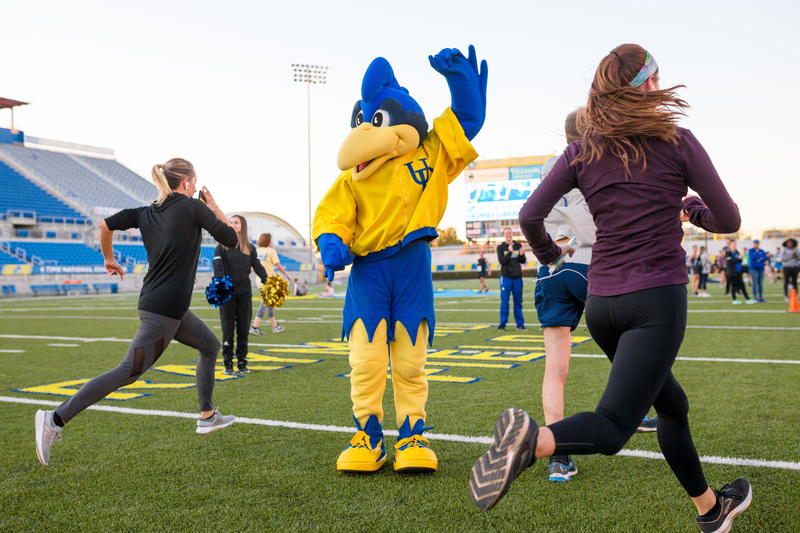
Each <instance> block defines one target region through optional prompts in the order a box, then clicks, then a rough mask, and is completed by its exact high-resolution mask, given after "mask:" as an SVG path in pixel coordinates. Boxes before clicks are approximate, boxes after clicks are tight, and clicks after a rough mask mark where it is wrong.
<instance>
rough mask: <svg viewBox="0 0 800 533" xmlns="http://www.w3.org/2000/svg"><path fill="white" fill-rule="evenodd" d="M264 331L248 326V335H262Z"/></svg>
mask: <svg viewBox="0 0 800 533" xmlns="http://www.w3.org/2000/svg"><path fill="white" fill-rule="evenodd" d="M263 334H264V332H263V331H261V330H260V329H258V328H250V335H263Z"/></svg>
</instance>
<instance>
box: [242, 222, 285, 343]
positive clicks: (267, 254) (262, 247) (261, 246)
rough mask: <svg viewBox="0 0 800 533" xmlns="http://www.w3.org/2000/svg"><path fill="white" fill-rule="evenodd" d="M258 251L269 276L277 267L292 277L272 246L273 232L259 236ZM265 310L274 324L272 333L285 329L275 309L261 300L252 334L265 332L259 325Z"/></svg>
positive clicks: (251, 330) (251, 329) (272, 274)
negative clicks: (278, 319)
mask: <svg viewBox="0 0 800 533" xmlns="http://www.w3.org/2000/svg"><path fill="white" fill-rule="evenodd" d="M256 252H257V253H258V260H259V261H261V266H263V267H264V270H266V271H267V276H274V275H275V269H276V268H277V269H278V270H280V271H281V274H283V275H284V276H286V279H287V280H290V279H292V278H291V276H289V273H288V272H286V269H285V268H283V265H282V264H281V260H280V259H279V258H278V252H277V251H275V248H273V247H272V234H271V233H262V234H261V235H260V236H259V237H258V249H257V250H256ZM264 311H266V312H267V318H269V321H270V324H272V333H280V332H281V331H283V326H281V325H279V324H278V321H277V319H276V318H275V310H274V309H273V308H272V307H271V306H266V305H264V302H260V303H259V304H258V311H256V317H255V318H254V319H253V326H252V327H251V328H250V335H263V334H264V332H262V331H261V330H260V329H259V327H258V326H260V325H261V319H262V318H263V317H264Z"/></svg>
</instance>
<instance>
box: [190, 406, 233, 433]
mask: <svg viewBox="0 0 800 533" xmlns="http://www.w3.org/2000/svg"><path fill="white" fill-rule="evenodd" d="M235 420H236V417H235V416H233V415H228V416H225V415H223V414H222V413H220V412H219V410H216V411H214V414H213V415H212V416H211V418H207V419H202V418H201V419H200V420H198V421H197V432H198V433H200V434H206V433H211V432H212V431H217V430H218V429H224V428H226V427H228V426H230V425H231V424H233V422H234V421H235Z"/></svg>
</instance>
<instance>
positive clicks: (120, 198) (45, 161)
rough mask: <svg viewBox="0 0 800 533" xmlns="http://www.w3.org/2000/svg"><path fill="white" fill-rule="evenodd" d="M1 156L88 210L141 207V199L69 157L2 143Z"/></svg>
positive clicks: (0, 147) (0, 145)
mask: <svg viewBox="0 0 800 533" xmlns="http://www.w3.org/2000/svg"><path fill="white" fill-rule="evenodd" d="M0 154H2V155H3V156H4V157H6V158H7V159H9V160H12V161H14V162H15V163H16V164H17V165H18V166H19V167H21V168H22V169H24V170H25V171H26V172H31V173H33V174H34V175H35V176H37V177H38V178H40V179H42V180H44V181H46V182H47V183H48V184H49V185H50V186H52V187H53V188H54V189H56V190H58V191H59V192H60V193H61V194H64V195H65V196H66V197H68V198H71V199H73V200H74V201H75V202H76V203H78V204H80V205H82V206H84V208H85V209H86V210H87V211H92V210H93V209H94V208H95V207H105V208H111V209H124V208H128V207H138V206H140V205H142V200H141V199H138V198H134V197H133V196H131V195H130V194H127V193H125V192H124V191H123V190H122V189H121V188H118V187H116V186H115V185H113V184H112V183H110V182H109V181H107V180H105V179H103V178H102V177H100V176H99V175H97V174H96V173H94V172H92V171H90V170H89V169H87V168H86V167H85V166H83V165H82V164H81V163H79V162H78V161H77V160H76V159H75V158H73V156H70V155H68V154H62V153H58V152H49V151H47V150H37V149H33V148H25V147H23V146H17V145H11V144H2V143H0Z"/></svg>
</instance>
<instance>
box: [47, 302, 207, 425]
mask: <svg viewBox="0 0 800 533" xmlns="http://www.w3.org/2000/svg"><path fill="white" fill-rule="evenodd" d="M139 320H140V322H139V329H138V330H137V331H136V335H134V336H133V341H132V342H131V344H130V346H128V351H127V353H126V354H125V358H124V359H123V360H122V362H121V363H120V364H119V365H117V367H116V368H114V369H113V370H110V371H109V372H106V373H105V374H102V375H100V376H97V377H96V378H93V379H92V380H90V381H88V382H87V383H84V384H83V386H82V387H81V388H80V389H78V392H76V393H75V394H73V395H72V396H71V397H70V398H69V399H68V400H66V401H65V402H64V403H62V404H61V405H59V406H58V407H56V409H55V411H56V412H57V413H58V416H60V417H61V419H62V420H63V421H64V422H65V423H66V422H69V421H70V420H72V418H74V417H75V415H77V414H78V413H80V412H81V411H83V410H84V409H86V408H87V407H89V406H90V405H94V404H95V403H97V402H99V401H100V400H102V399H103V398H105V397H106V396H108V395H109V394H110V393H112V392H114V391H115V390H117V389H119V388H120V387H124V386H125V385H130V384H131V383H133V382H135V381H136V380H137V379H139V378H140V377H141V375H142V374H144V373H145V372H146V371H147V369H148V368H150V367H151V366H153V364H155V362H156V361H157V360H158V358H159V356H161V354H162V353H164V350H166V349H167V346H169V343H170V341H171V340H172V339H175V340H176V341H178V342H179V343H181V344H185V345H186V346H189V347H190V348H195V349H197V350H199V352H200V358H199V359H198V361H197V371H196V372H195V375H196V379H197V397H198V399H199V403H200V411H211V410H212V409H213V408H214V407H213V404H212V402H211V395H212V394H213V392H214V367H215V366H216V363H217V353H218V352H219V347H220V343H219V339H217V337H216V336H215V335H214V333H213V332H212V331H211V330H210V329H209V328H208V326H206V324H205V323H204V322H203V321H202V320H200V319H199V318H197V316H196V315H195V314H194V313H192V312H191V311H189V310H187V311H186V313H185V314H184V315H183V318H181V319H180V320H176V319H174V318H169V317H166V316H162V315H157V314H155V313H150V312H149V311H139Z"/></svg>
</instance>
